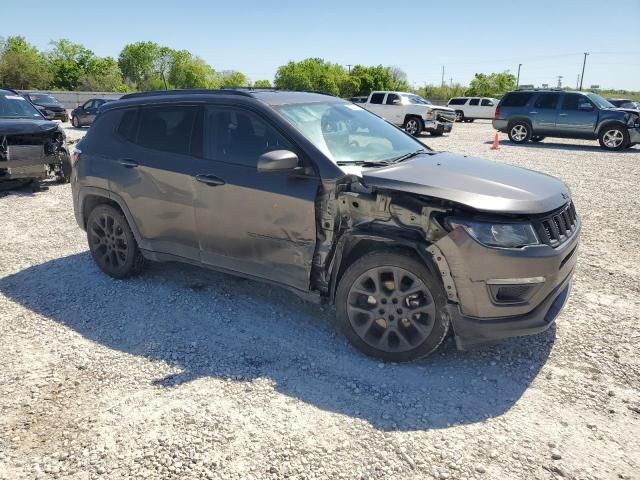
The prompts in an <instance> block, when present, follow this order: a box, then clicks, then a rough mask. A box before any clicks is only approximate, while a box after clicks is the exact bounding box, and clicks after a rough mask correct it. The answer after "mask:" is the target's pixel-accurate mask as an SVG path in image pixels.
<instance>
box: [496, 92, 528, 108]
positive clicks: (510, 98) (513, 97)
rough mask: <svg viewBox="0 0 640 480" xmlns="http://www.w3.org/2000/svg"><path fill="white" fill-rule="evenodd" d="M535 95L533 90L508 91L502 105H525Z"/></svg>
mask: <svg viewBox="0 0 640 480" xmlns="http://www.w3.org/2000/svg"><path fill="white" fill-rule="evenodd" d="M532 96H533V93H532V92H514V93H507V94H506V95H505V96H504V97H503V99H502V105H501V106H502V107H524V106H525V105H526V104H527V103H529V100H530V99H531V97H532Z"/></svg>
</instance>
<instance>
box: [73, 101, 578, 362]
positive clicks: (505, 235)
mask: <svg viewBox="0 0 640 480" xmlns="http://www.w3.org/2000/svg"><path fill="white" fill-rule="evenodd" d="M73 161H74V166H73V174H72V186H73V202H74V209H75V215H76V218H77V221H78V223H79V224H80V226H81V227H82V228H83V229H85V230H86V232H87V239H88V242H89V248H90V250H91V254H92V256H93V258H94V260H95V262H96V263H97V265H98V266H99V267H100V269H101V270H102V271H104V272H105V273H106V274H108V275H111V276H112V277H115V278H124V277H127V276H130V275H133V274H137V273H139V272H141V270H142V269H143V268H144V266H145V264H146V262H147V261H148V260H153V261H179V262H186V263H191V264H196V265H201V266H206V267H209V268H213V269H216V270H220V271H223V272H227V273H232V274H236V275H241V276H244V277H248V278H252V279H257V280H261V281H266V282H270V283H272V284H275V285H280V286H282V287H285V288H288V289H290V290H292V291H294V292H295V293H297V294H298V295H300V296H302V297H303V298H305V299H308V300H311V301H315V302H329V303H335V306H336V314H337V324H338V326H339V328H340V329H341V330H342V331H343V332H344V334H345V335H346V337H347V338H348V339H349V340H350V341H351V342H352V343H353V344H354V345H355V346H356V347H357V348H358V349H360V350H361V351H363V352H365V353H367V354H369V355H373V356H375V357H379V358H382V359H385V360H390V361H409V360H414V359H417V358H421V357H424V356H426V355H428V354H430V353H431V352H433V351H434V350H435V349H436V348H437V347H438V346H439V345H440V344H441V342H442V341H443V340H444V339H445V337H446V335H447V333H448V332H449V330H450V329H452V331H453V335H454V338H455V340H456V342H457V346H458V347H459V348H461V349H466V348H469V347H473V346H477V345H482V344H487V343H491V342H495V341H496V340H499V339H502V338H506V337H510V336H517V335H528V334H534V333H538V332H542V331H544V330H546V329H547V328H548V327H549V326H550V325H551V324H552V323H553V322H554V320H555V318H556V317H557V316H558V313H559V312H560V310H561V309H562V307H563V306H564V304H565V302H566V300H567V296H568V293H569V287H570V282H571V278H572V274H573V270H574V266H575V264H576V257H577V255H576V249H577V246H578V237H579V232H580V219H579V217H578V215H577V214H576V210H575V208H574V205H573V203H572V201H571V198H570V193H569V190H568V189H567V187H566V186H565V185H564V184H563V183H562V182H561V181H560V180H558V179H556V178H553V177H550V176H548V175H543V174H541V173H536V172H533V171H530V170H525V169H521V168H517V167H513V166H509V165H505V164H501V163H495V162H490V161H486V160H481V159H477V158H470V157H467V156H463V155H455V154H452V153H445V152H435V151H432V150H430V149H429V148H428V147H426V146H425V145H423V144H422V143H420V142H419V141H417V140H416V139H414V138H412V137H411V136H410V135H408V134H406V133H405V132H403V131H402V130H400V129H398V128H396V127H394V126H392V125H390V124H389V123H387V122H385V121H384V120H382V119H381V118H379V117H378V116H376V115H374V114H372V113H370V112H368V111H366V110H364V109H362V108H361V107H359V106H357V105H355V104H353V103H350V102H347V101H343V100H341V99H338V98H334V97H330V96H325V95H320V94H314V93H303V92H285V91H259V90H255V91H253V90H218V91H207V90H191V91H170V92H153V93H136V94H130V95H125V96H124V97H122V99H121V100H119V101H115V102H112V103H108V104H106V105H104V106H103V107H102V109H101V112H100V113H99V115H98V117H97V119H96V122H95V123H94V125H93V127H92V128H91V130H90V131H89V132H88V133H87V135H86V137H85V138H84V139H83V140H82V142H81V143H80V144H79V145H78V148H77V149H76V151H75V152H74V155H73ZM256 325H257V324H256Z"/></svg>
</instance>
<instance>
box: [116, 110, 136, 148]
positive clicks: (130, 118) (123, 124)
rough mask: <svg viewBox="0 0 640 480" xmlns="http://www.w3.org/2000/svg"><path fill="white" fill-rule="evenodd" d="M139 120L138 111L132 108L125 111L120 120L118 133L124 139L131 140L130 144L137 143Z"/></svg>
mask: <svg viewBox="0 0 640 480" xmlns="http://www.w3.org/2000/svg"><path fill="white" fill-rule="evenodd" d="M137 120H138V109H137V108H131V109H129V110H125V111H124V113H123V114H122V117H121V118H120V125H118V128H117V130H116V131H117V132H118V135H120V136H121V137H122V138H124V139H126V140H129V141H130V142H135V141H136V127H137V125H138V124H137Z"/></svg>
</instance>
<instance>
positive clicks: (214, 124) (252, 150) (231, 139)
mask: <svg viewBox="0 0 640 480" xmlns="http://www.w3.org/2000/svg"><path fill="white" fill-rule="evenodd" d="M206 115H207V121H206V133H207V140H206V142H207V151H206V156H207V157H209V158H211V159H212V160H218V161H221V162H228V163H235V164H238V165H244V166H247V167H256V166H257V164H258V158H259V157H260V155H262V154H263V153H266V152H270V151H272V150H291V148H292V147H291V144H290V143H289V142H288V141H287V140H286V139H285V138H284V137H283V136H282V135H280V133H278V132H277V131H276V130H275V129H274V128H273V127H271V126H270V125H268V124H267V123H265V122H264V121H263V120H262V119H260V118H259V117H258V116H257V115H255V114H253V113H250V112H247V111H244V110H236V109H231V108H222V107H208V108H207V113H206Z"/></svg>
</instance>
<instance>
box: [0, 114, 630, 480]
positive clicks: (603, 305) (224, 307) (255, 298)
mask: <svg viewBox="0 0 640 480" xmlns="http://www.w3.org/2000/svg"><path fill="white" fill-rule="evenodd" d="M70 132H71V133H70V135H81V133H78V131H75V130H70ZM493 133H494V132H493V130H492V129H491V126H490V124H489V123H486V122H484V123H483V122H476V123H473V124H461V125H460V124H457V125H456V127H455V130H454V132H453V133H452V134H451V135H450V136H448V137H443V138H438V139H431V138H429V137H425V138H424V140H425V142H427V143H428V144H429V145H432V146H433V147H435V148H437V149H447V150H451V151H455V152H461V153H467V154H473V155H477V156H483V157H486V158H492V159H495V160H498V161H504V162H508V163H512V164H516V165H521V166H525V167H529V168H534V169H538V170H541V171H544V172H547V173H550V174H552V175H557V176H559V177H561V178H562V179H563V180H564V181H566V182H567V183H568V184H569V186H570V187H571V189H572V191H573V194H574V197H575V202H576V205H577V208H578V211H579V212H580V213H581V214H582V218H583V221H584V231H583V236H582V246H581V250H580V257H579V266H578V271H577V275H576V281H575V283H574V289H573V292H572V296H571V299H570V301H569V303H568V306H567V308H566V309H565V310H564V312H563V313H562V315H561V316H560V317H559V320H558V323H557V326H556V327H554V328H552V329H551V330H550V331H549V332H547V333H545V334H542V335H538V336H535V337H529V338H521V339H513V340H509V341H505V342H502V343H500V344H498V345H496V346H494V347H491V348H488V349H485V350H481V351H474V352H467V353H461V352H457V351H456V350H455V349H454V348H453V345H452V343H451V341H448V342H447V343H445V345H444V347H443V348H442V349H441V350H440V351H439V352H438V353H437V354H435V355H434V356H432V357H430V358H428V359H426V360H424V361H421V362H418V363H414V364H410V365H394V364H383V363H380V362H377V361H375V360H372V359H370V358H366V357H364V356H362V355H360V354H358V353H357V352H355V351H354V350H353V349H352V348H351V347H350V346H349V345H348V344H347V342H346V341H345V340H344V339H343V338H342V337H341V336H339V335H337V334H336V333H335V331H334V327H333V324H332V318H333V310H332V309H331V308H328V307H319V306H315V305H309V304H305V303H304V302H302V301H301V300H299V299H298V298H296V297H295V296H293V295H292V294H289V293H288V292H286V291H283V290H280V289H277V288H274V287H270V286H265V285H262V284H257V283H254V282H250V281H245V280H240V279H236V278H234V277H231V276H225V275H222V274H217V273H214V272H209V271H204V270H199V269H196V268H192V267H187V266H183V265H175V264H158V265H153V266H152V267H151V268H150V270H149V271H148V272H147V273H146V274H145V275H143V276H142V277H139V278H136V279H132V280H127V281H114V280H112V279H110V278H107V277H106V276H104V275H102V274H101V273H100V272H99V271H98V270H97V268H96V266H95V265H94V264H93V262H92V261H91V259H90V257H89V255H88V253H87V247H86V241H85V238H84V234H83V232H82V231H80V229H79V228H78V227H77V225H76V224H75V220H74V218H73V213H72V206H71V195H70V189H69V187H68V186H66V185H65V186H63V185H55V184H51V186H50V189H49V190H48V191H45V192H40V193H36V194H32V193H30V192H28V191H18V192H14V193H11V194H8V195H4V196H3V197H0V219H1V220H0V222H1V223H0V338H2V340H3V346H2V348H1V349H0V479H14V478H25V479H38V478H72V479H90V478H91V479H93V478H109V479H131V478H163V479H164V478H175V479H185V478H211V479H223V478H224V479H279V478H295V479H314V478H331V479H340V478H344V479H383V478H384V479H387V478H394V479H403V480H404V479H425V478H427V479H428V478H437V479H465V478H466V479H473V478H475V479H505V480H506V479H510V480H511V479H532V478H541V479H549V478H571V479H596V478H611V479H614V478H615V479H621V478H622V479H624V478H626V479H630V478H640V477H639V476H638V472H640V447H639V445H640V444H639V442H638V436H639V434H640V392H639V387H640V368H639V367H640V365H639V355H638V343H639V342H638V339H639V333H638V325H639V324H640V323H639V320H640V287H639V285H640V273H639V272H638V265H640V248H639V247H640V243H639V241H638V239H639V238H640V214H639V213H638V212H640V200H639V195H638V185H639V184H640V182H639V180H640V178H639V177H640V149H638V148H637V147H636V148H633V149H630V150H628V151H625V152H621V153H608V152H603V151H601V150H600V149H599V148H598V147H597V145H596V144H595V143H594V142H576V141H549V140H546V141H544V142H543V143H542V144H540V145H526V146H515V145H510V144H508V143H506V142H503V143H502V145H501V150H500V151H491V150H489V146H490V141H491V140H492V137H493Z"/></svg>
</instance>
